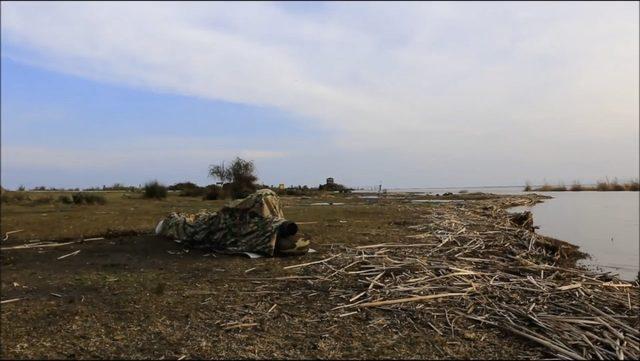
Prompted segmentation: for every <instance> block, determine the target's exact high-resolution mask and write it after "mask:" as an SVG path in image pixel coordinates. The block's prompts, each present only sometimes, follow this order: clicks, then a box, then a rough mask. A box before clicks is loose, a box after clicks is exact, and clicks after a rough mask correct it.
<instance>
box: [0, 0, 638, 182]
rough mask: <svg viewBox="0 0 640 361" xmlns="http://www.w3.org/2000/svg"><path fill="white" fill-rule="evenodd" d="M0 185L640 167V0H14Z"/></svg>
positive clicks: (565, 175) (482, 177) (6, 21)
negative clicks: (233, 166) (253, 173)
mask: <svg viewBox="0 0 640 361" xmlns="http://www.w3.org/2000/svg"><path fill="white" fill-rule="evenodd" d="M1 10H2V11H1V58H0V59H1V91H2V93H1V114H0V115H1V132H2V133H1V144H0V151H1V164H0V167H1V171H2V173H1V183H2V186H3V187H5V188H9V189H15V188H17V187H18V186H19V185H25V186H26V187H35V186H41V185H45V186H53V187H87V186H101V185H110V184H113V183H116V182H120V183H125V184H131V185H138V184H144V183H145V182H147V181H149V180H152V179H157V180H159V181H160V182H163V183H165V184H172V183H175V182H179V181H186V180H189V181H193V182H196V183H198V184H201V185H205V184H209V183H213V182H214V181H215V180H213V179H211V178H208V177H207V169H208V166H209V165H210V164H218V163H220V162H221V161H224V160H227V161H228V160H230V159H232V158H234V157H235V156H240V157H242V158H244V159H248V160H253V161H254V162H255V165H256V168H257V173H258V177H259V179H260V181H261V182H262V183H265V184H279V183H284V184H286V185H298V184H306V185H310V186H317V185H318V184H320V183H324V180H325V178H326V177H334V178H335V180H336V182H339V183H342V184H346V185H349V186H353V187H360V186H364V187H367V186H373V185H377V184H380V183H381V184H382V185H383V187H385V188H403V187H447V186H450V187H465V186H490V185H522V184H524V183H525V182H526V181H529V182H531V183H534V184H541V183H543V182H549V183H558V182H564V183H566V184H570V183H571V182H573V181H580V182H583V183H591V182H594V181H596V180H600V179H604V178H605V177H609V178H613V177H618V178H619V179H621V180H627V179H632V178H637V177H638V172H639V162H640V159H639V147H640V145H639V131H640V130H639V123H640V121H639V107H640V105H639V97H640V90H639V88H640V86H639V73H638V69H639V67H640V60H639V52H640V50H639V42H640V40H639V35H638V34H639V33H640V29H639V10H640V9H639V4H638V2H620V3H616V2H606V3H605V2H600V3H598V2H537V3H528V2H513V3H506V2H452V3H449V2H419V3H414V2H411V3H409V2H407V3H403V2H370V3H369V2H327V3H324V2H313V3H310V2H274V3H268V2H242V3H240V2H229V3H223V2H214V3H209V2H191V3H190V2H182V3H177V2H175V3H174V2H159V3H151V2H141V3H138V2H37V3H28V2H2V4H1Z"/></svg>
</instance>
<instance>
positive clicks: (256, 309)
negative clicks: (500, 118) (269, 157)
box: [2, 194, 639, 359]
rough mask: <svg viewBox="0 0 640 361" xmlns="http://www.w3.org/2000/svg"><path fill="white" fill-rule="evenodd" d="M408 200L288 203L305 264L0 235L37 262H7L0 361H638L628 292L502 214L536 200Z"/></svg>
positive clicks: (164, 245)
mask: <svg viewBox="0 0 640 361" xmlns="http://www.w3.org/2000/svg"><path fill="white" fill-rule="evenodd" d="M464 197H469V198H467V199H465V198H464ZM181 198H182V197H175V198H174V201H182V199H181ZM413 198H414V197H409V196H407V195H397V196H389V197H386V198H382V199H378V200H376V201H375V202H373V203H368V202H363V200H359V199H358V198H357V197H352V196H349V197H340V201H339V202H330V203H332V205H330V206H326V207H315V206H312V204H315V203H314V202H317V201H318V200H321V199H301V198H298V199H295V198H284V199H283V203H284V204H285V214H286V215H287V217H290V218H291V219H293V220H296V221H299V224H300V225H301V232H303V233H308V234H309V235H310V236H311V239H312V244H313V245H312V248H315V249H317V251H318V252H316V253H311V254H309V255H307V256H305V257H303V258H298V257H296V258H266V259H264V258H263V259H257V260H248V259H244V258H237V257H228V256H223V255H215V254H213V255H212V254H202V253H199V252H197V251H193V250H192V251H191V252H188V250H184V249H181V248H180V245H179V244H177V243H174V242H171V240H163V239H157V238H155V237H150V236H127V237H120V238H118V237H116V238H110V237H106V239H104V240H93V241H91V242H87V241H89V240H88V239H85V240H84V242H77V241H76V242H74V241H73V240H69V241H67V242H71V243H69V244H67V245H62V246H55V247H54V246H53V245H52V242H39V243H38V242H29V241H26V242H25V241H16V240H14V238H13V237H18V236H19V235H20V236H21V237H24V236H25V234H29V233H27V230H25V231H24V232H17V233H16V234H10V235H6V238H11V239H10V240H9V241H8V242H4V243H3V248H4V247H16V246H21V245H22V246H26V247H24V248H32V249H20V248H18V249H15V250H4V249H3V251H2V264H3V271H4V272H3V273H2V300H3V301H6V302H7V304H6V305H5V304H3V309H2V321H3V322H2V357H5V358H7V357H9V358H25V357H29V358H34V357H70V356H69V355H74V356H73V357H76V358H77V357H91V358H96V357H110V358H122V357H124V358H148V357H156V358H159V357H165V358H168V357H171V358H179V357H183V356H184V357H190V358H191V357H195V358H297V359H299V358H415V357H417V358H514V357H515V358H541V357H544V356H552V357H557V358H563V359H566V358H575V359H579V358H603V359H613V358H637V357H638V356H639V352H638V338H639V335H638V331H637V329H638V326H639V321H638V297H639V294H638V291H639V287H638V283H637V282H634V283H629V282H623V281H620V280H618V279H617V278H616V277H614V276H611V275H609V274H599V273H594V272H590V271H587V270H585V269H582V268H579V267H576V266H575V262H574V261H575V259H576V258H577V257H579V256H580V254H579V253H577V252H576V247H574V246H571V245H569V244H566V243H563V242H559V241H556V240H553V239H549V238H546V237H542V236H540V235H537V234H535V233H534V232H531V230H530V229H528V227H527V222H526V219H525V222H521V221H520V220H519V219H516V218H517V217H515V218H514V217H513V216H512V215H510V214H508V213H507V212H506V211H505V208H506V207H509V206H518V205H525V204H532V203H535V202H538V201H540V200H541V199H542V198H543V197H540V196H537V195H528V196H519V197H507V196H489V195H483V196H481V195H479V194H475V195H459V196H458V195H455V198H456V199H455V200H453V201H449V202H443V203H434V202H429V201H430V200H432V198H430V197H423V198H424V200H425V201H427V202H424V203H415V202H412V200H413ZM331 201H333V200H331ZM122 202H123V204H127V207H128V206H129V205H128V204H129V203H128V202H129V201H126V202H125V201H122ZM131 202H133V201H131ZM114 203H115V202H114ZM148 203H150V202H143V201H142V202H140V204H142V205H144V206H149V205H148ZM154 203H155V202H154ZM112 206H113V205H112ZM156 206H158V207H159V206H163V203H162V202H158V203H157V205H156ZM156 213H157V212H156ZM3 217H4V215H3ZM126 217H128V218H131V216H130V215H129V214H126ZM522 218H523V219H524V218H526V217H522ZM534 221H535V220H534ZM519 224H520V225H519ZM150 225H151V226H152V224H151V222H150ZM3 226H4V225H3ZM151 226H150V228H151ZM3 228H4V227H3ZM22 228H23V227H19V228H18V227H17V226H16V227H15V228H4V230H5V232H6V231H14V230H16V231H17V230H21V229H22ZM24 228H25V229H26V227H24ZM15 239H18V238H15ZM22 239H24V238H22ZM12 240H14V241H12ZM30 244H33V245H32V246H30ZM52 261H53V262H56V276H55V277H48V275H50V272H51V264H50V263H51V262H52ZM16 284H19V286H15V285H16ZM25 284H26V285H29V288H27V289H24V290H23V288H22V287H24V285H25ZM54 294H55V295H54ZM56 295H57V296H56ZM114 315H116V316H117V317H114ZM310 330H312V331H311V332H310ZM107 334H108V336H105V335H107ZM52 335H60V336H64V337H54V336H52ZM77 335H82V337H77ZM70 339H72V340H73V343H69V341H65V340H70ZM158 340H163V341H162V346H161V347H160V346H152V345H158V344H159V343H158ZM25 345H31V346H30V347H26V346H25Z"/></svg>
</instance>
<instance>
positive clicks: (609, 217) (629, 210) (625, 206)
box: [512, 192, 640, 280]
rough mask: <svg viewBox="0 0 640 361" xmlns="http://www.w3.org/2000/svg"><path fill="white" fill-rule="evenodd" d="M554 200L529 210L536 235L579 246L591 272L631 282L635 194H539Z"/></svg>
mask: <svg viewBox="0 0 640 361" xmlns="http://www.w3.org/2000/svg"><path fill="white" fill-rule="evenodd" d="M539 193H540V194H546V195H550V196H552V197H554V199H548V200H545V201H544V203H540V204H537V205H535V206H533V207H517V208H512V210H513V211H522V210H530V211H532V212H533V222H534V224H535V225H537V226H539V227H540V229H539V230H537V232H538V233H540V234H543V235H546V236H550V237H554V238H558V239H561V240H564V241H567V242H569V243H572V244H575V245H577V246H580V250H581V251H583V252H586V253H588V254H589V255H591V259H589V260H585V261H581V262H582V263H583V264H585V265H587V266H589V267H590V268H595V269H601V270H603V271H610V272H614V273H617V274H619V275H620V278H622V279H626V280H634V279H635V278H636V275H637V274H638V268H639V266H638V263H639V262H640V260H639V259H640V235H639V231H638V229H639V227H640V222H639V219H640V214H639V212H640V211H639V209H640V203H639V198H638V192H539Z"/></svg>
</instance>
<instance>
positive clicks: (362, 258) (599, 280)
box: [290, 197, 640, 359]
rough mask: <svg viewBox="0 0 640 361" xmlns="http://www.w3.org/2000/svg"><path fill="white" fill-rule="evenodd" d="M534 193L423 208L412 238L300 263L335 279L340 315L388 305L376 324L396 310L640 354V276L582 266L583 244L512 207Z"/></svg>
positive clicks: (449, 325) (441, 327)
mask: <svg viewBox="0 0 640 361" xmlns="http://www.w3.org/2000/svg"><path fill="white" fill-rule="evenodd" d="M530 202H536V200H535V197H532V198H530V199H529V200H523V199H522V198H519V199H515V198H514V199H510V198H502V199H498V200H496V201H495V202H493V204H491V205H489V206H487V202H486V201H484V202H474V201H467V202H464V203H463V204H446V205H442V206H439V207H437V208H435V209H433V210H431V211H430V212H429V213H428V214H421V215H418V216H419V217H420V218H421V219H422V221H424V223H422V224H417V225H413V226H409V228H410V229H411V231H412V232H413V233H415V234H411V235H408V236H406V239H402V240H399V241H398V240H396V241H394V242H388V243H380V244H372V245H362V246H357V247H348V246H344V245H340V244H334V245H331V247H330V251H329V252H328V254H327V255H326V257H325V258H324V259H322V260H320V261H314V262H310V263H308V264H302V265H299V266H296V267H295V268H297V269H298V270H299V271H298V272H301V274H304V275H305V276H304V277H315V280H312V279H308V278H307V279H305V282H307V283H309V284H314V283H328V288H329V289H330V292H329V298H330V299H331V300H334V302H335V307H334V308H333V309H332V310H331V311H330V312H334V313H336V314H337V315H338V317H348V316H351V315H355V314H358V313H363V312H365V313H366V312H370V311H373V310H383V311H385V316H384V318H383V319H380V318H373V319H372V321H371V324H370V326H372V327H374V328H375V327H378V325H379V324H380V323H381V322H382V323H383V324H389V319H394V318H395V319H396V321H395V322H393V324H397V325H410V324H415V323H421V324H422V325H428V327H430V328H432V329H434V330H436V331H437V332H438V333H439V334H448V333H450V334H451V336H454V337H455V336H456V335H467V334H469V331H470V330H471V329H474V328H482V327H495V328H498V329H501V330H503V331H504V332H506V333H508V334H511V335H514V336H516V337H523V338H526V339H528V340H530V341H532V342H535V343H537V344H538V345H540V346H542V347H543V348H545V350H546V351H547V352H548V353H549V354H550V355H551V356H553V357H557V358H561V359H627V358H629V359H638V358H639V357H640V345H639V341H640V332H639V331H638V327H639V326H640V322H639V318H638V310H639V309H638V299H639V293H638V291H639V287H638V281H635V282H625V281H621V280H619V279H618V278H617V277H616V276H615V275H611V274H608V273H598V272H595V271H590V270H587V269H583V268H580V267H577V266H575V262H574V261H572V258H575V256H576V247H574V246H571V245H569V244H566V243H563V242H560V241H556V240H553V239H550V238H547V237H544V236H541V235H538V234H536V233H534V232H533V229H532V228H529V229H527V228H524V227H522V226H519V225H517V224H515V223H514V222H513V219H514V217H513V216H512V215H511V214H509V213H507V212H506V211H505V210H504V208H505V207H506V206H515V205H524V204H526V203H530ZM416 209H418V207H416ZM290 268H294V267H290ZM325 289H326V288H325ZM463 321H464V322H463Z"/></svg>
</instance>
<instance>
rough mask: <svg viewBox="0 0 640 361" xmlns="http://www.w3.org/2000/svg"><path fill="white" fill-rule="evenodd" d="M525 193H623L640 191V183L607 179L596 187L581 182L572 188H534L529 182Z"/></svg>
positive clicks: (560, 186)
mask: <svg viewBox="0 0 640 361" xmlns="http://www.w3.org/2000/svg"><path fill="white" fill-rule="evenodd" d="M524 191H525V192H565V191H568V192H581V191H598V192H621V191H632V192H638V191H640V182H638V180H637V179H636V180H631V181H628V182H619V181H618V179H617V178H614V179H613V180H612V181H610V180H609V179H605V180H604V181H598V182H597V183H596V184H595V185H582V184H580V182H573V184H571V185H570V186H568V187H567V186H566V185H564V184H562V183H560V184H558V185H550V184H547V183H545V184H544V185H542V186H538V187H533V186H531V185H530V184H529V183H528V182H527V184H526V185H525V187H524Z"/></svg>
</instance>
